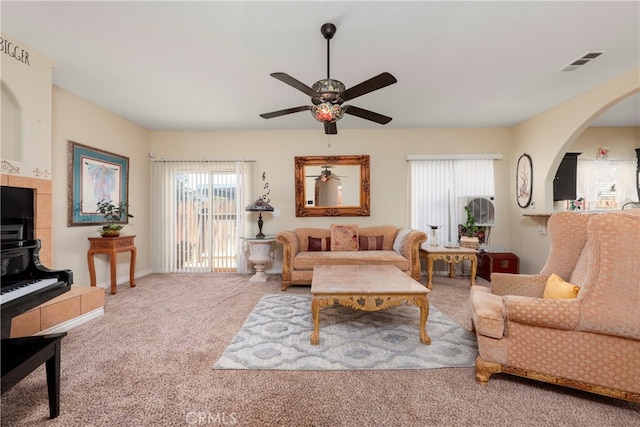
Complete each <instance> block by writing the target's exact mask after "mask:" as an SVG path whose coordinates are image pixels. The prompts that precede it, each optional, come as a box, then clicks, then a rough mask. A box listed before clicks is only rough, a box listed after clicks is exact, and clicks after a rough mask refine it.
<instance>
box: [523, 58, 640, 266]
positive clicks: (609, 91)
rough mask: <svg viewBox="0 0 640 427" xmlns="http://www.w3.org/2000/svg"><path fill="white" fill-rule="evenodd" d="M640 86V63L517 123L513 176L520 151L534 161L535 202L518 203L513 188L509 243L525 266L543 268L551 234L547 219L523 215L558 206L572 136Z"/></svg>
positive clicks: (574, 136)
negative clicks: (557, 183)
mask: <svg viewBox="0 0 640 427" xmlns="http://www.w3.org/2000/svg"><path fill="white" fill-rule="evenodd" d="M639 91H640V68H636V69H634V70H631V71H629V72H627V73H625V74H623V75H621V76H619V77H618V78H615V79H613V80H611V81H609V82H607V83H605V84H603V85H601V86H598V87H596V88H594V89H592V90H590V91H588V92H585V93H583V94H581V95H579V96H576V97H575V98H573V99H570V100H569V101H566V102H564V103H562V104H560V105H558V106H556V107H554V108H551V109H549V110H547V111H545V112H543V113H541V114H539V115H538V116H535V117H532V118H531V119H529V120H526V121H525V122H522V123H520V124H518V125H517V126H515V127H514V128H513V132H514V134H513V137H514V149H513V151H512V152H511V158H510V165H511V176H515V165H516V162H517V159H518V157H519V156H520V155H521V154H522V153H525V152H526V153H528V154H529V155H531V157H532V161H533V201H534V202H535V208H534V207H531V208H528V209H520V208H518V206H517V204H516V201H515V191H512V192H511V218H510V219H511V221H510V223H511V248H512V249H513V250H514V251H515V253H517V254H518V255H519V256H520V258H521V260H522V261H521V271H523V272H537V271H540V268H541V267H542V266H543V265H544V262H545V261H546V258H547V254H548V252H549V239H548V236H547V235H546V234H541V233H540V230H542V231H543V232H545V230H546V220H545V219H540V218H535V219H534V218H531V217H527V216H524V215H525V214H540V213H552V212H553V211H554V204H553V177H554V175H555V172H556V171H557V169H558V166H559V165H560V162H561V161H562V157H563V156H564V153H565V152H567V151H572V146H573V144H574V142H575V141H576V140H577V139H578V137H579V136H580V135H582V133H583V132H584V131H585V130H586V129H587V128H588V126H589V125H590V124H591V123H592V122H593V121H594V120H595V118H597V117H598V116H599V115H600V114H602V113H603V112H604V111H606V110H607V109H609V108H610V107H611V106H613V105H615V104H616V103H618V102H620V101H622V100H623V99H625V98H627V97H629V96H631V95H634V94H636V93H638V92H639ZM602 132H604V131H602ZM631 133H633V131H631ZM585 144H587V142H585ZM612 148H613V147H612ZM514 179H515V178H514Z"/></svg>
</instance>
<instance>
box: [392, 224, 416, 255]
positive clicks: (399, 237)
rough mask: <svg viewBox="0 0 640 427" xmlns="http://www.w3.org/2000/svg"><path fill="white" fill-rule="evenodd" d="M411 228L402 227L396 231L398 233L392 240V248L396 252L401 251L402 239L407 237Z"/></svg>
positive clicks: (402, 246)
mask: <svg viewBox="0 0 640 427" xmlns="http://www.w3.org/2000/svg"><path fill="white" fill-rule="evenodd" d="M411 231H412V230H411V229H410V228H403V229H402V230H400V231H398V234H397V235H396V239H395V240H394V241H393V250H394V251H396V252H398V253H399V254H401V253H402V249H404V244H405V243H404V241H405V239H406V237H407V235H408V234H409V233H411Z"/></svg>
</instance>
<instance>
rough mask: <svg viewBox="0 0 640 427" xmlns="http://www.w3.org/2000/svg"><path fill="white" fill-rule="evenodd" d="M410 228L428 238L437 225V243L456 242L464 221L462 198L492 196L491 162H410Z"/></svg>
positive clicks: (450, 160)
mask: <svg viewBox="0 0 640 427" xmlns="http://www.w3.org/2000/svg"><path fill="white" fill-rule="evenodd" d="M409 163H410V173H411V178H410V179H411V227H412V228H415V229H418V230H422V231H424V232H425V233H427V235H428V236H429V238H430V239H431V226H440V228H439V229H438V231H437V234H438V242H439V243H440V244H445V243H449V242H451V243H457V241H458V224H461V223H462V222H463V221H461V218H465V217H466V215H465V211H464V205H463V203H462V200H463V198H464V197H465V196H494V195H495V194H494V193H495V187H494V174H493V160H492V159H443V158H439V159H427V160H422V159H421V160H413V159H411V158H410V159H409Z"/></svg>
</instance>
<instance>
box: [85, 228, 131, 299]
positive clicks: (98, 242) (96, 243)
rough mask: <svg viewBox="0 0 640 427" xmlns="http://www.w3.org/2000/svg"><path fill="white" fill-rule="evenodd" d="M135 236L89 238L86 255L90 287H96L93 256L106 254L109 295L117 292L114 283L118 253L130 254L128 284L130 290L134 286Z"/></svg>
mask: <svg viewBox="0 0 640 427" xmlns="http://www.w3.org/2000/svg"><path fill="white" fill-rule="evenodd" d="M135 237H136V236H118V237H89V242H90V243H91V247H90V248H89V252H88V253H87V261H88V263H89V276H90V278H91V286H96V266H95V263H94V255H95V254H108V255H109V264H110V266H111V293H112V294H115V293H116V292H118V288H117V286H118V284H117V283H116V265H117V260H116V254H117V253H118V252H131V262H130V265H129V284H130V285H131V287H132V288H134V287H135V286H136V282H135V278H134V275H135V272H136V255H137V249H136V247H135V245H134V244H133V239H134V238H135Z"/></svg>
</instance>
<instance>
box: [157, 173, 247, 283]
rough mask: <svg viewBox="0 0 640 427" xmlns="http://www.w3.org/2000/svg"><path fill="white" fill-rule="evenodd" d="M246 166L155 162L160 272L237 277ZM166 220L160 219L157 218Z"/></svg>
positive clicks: (242, 226) (158, 268)
mask: <svg viewBox="0 0 640 427" xmlns="http://www.w3.org/2000/svg"><path fill="white" fill-rule="evenodd" d="M244 166H245V163H244V162H155V163H154V164H153V167H152V173H153V175H154V180H153V182H154V191H153V193H154V197H153V201H152V204H153V205H154V207H155V208H154V212H156V215H154V221H153V229H154V238H155V237H157V242H158V245H154V256H153V264H154V271H156V272H194V273H195V272H235V271H238V270H240V272H242V270H243V268H240V269H238V263H239V259H240V263H241V264H243V256H242V254H239V252H240V251H241V247H240V245H239V238H238V237H239V236H240V235H242V234H241V233H242V232H243V230H244V220H245V215H244V209H243V207H244V205H245V204H246V203H245V200H244V199H245V197H244V194H245V193H244V191H243V190H242V189H243V185H242V184H244V183H245V181H246V175H247V173H246V172H247V168H246V167H244ZM159 212H161V213H162V214H161V215H159V214H158V213H159Z"/></svg>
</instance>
